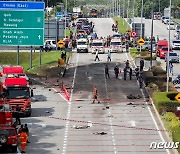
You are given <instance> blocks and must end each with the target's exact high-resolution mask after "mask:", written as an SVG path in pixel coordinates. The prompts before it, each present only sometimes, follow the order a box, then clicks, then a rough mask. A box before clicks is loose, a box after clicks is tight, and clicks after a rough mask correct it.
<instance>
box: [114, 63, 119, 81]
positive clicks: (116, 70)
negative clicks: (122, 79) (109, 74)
mask: <svg viewBox="0 0 180 154" xmlns="http://www.w3.org/2000/svg"><path fill="white" fill-rule="evenodd" d="M114 73H115V77H116V79H118V74H119V67H118V66H117V65H116V66H115V67H114Z"/></svg>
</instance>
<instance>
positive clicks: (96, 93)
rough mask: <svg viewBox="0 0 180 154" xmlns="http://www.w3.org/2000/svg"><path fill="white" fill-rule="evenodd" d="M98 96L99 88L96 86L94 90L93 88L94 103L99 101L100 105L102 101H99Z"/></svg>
mask: <svg viewBox="0 0 180 154" xmlns="http://www.w3.org/2000/svg"><path fill="white" fill-rule="evenodd" d="M97 95H98V92H97V88H96V86H94V88H93V99H94V100H93V102H92V103H95V100H97V101H98V103H100V101H99V100H98V98H97Z"/></svg>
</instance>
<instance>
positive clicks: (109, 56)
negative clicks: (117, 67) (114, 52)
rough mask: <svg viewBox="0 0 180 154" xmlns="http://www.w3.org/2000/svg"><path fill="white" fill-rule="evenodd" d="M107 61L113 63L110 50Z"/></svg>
mask: <svg viewBox="0 0 180 154" xmlns="http://www.w3.org/2000/svg"><path fill="white" fill-rule="evenodd" d="M107 57H108V58H107V61H111V52H110V50H108V53H107Z"/></svg>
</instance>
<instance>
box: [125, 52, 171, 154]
mask: <svg viewBox="0 0 180 154" xmlns="http://www.w3.org/2000/svg"><path fill="white" fill-rule="evenodd" d="M125 55H126V57H127V59H129V57H128V55H127V53H125ZM130 59H131V61H132V62H133V64H134V66H135V67H136V64H135V62H134V60H133V59H132V57H131V56H130ZM137 83H138V81H137ZM141 93H142V95H143V97H144V100H145V95H144V93H143V91H142V89H141ZM145 102H146V105H147V108H148V111H149V113H150V115H151V118H152V120H153V122H154V124H155V127H156V129H157V130H160V129H159V127H158V125H157V122H156V120H155V118H154V116H153V114H152V111H151V109H150V107H149V105H148V103H147V101H145ZM152 104H153V103H152ZM153 107H154V106H153ZM154 110H155V108H154ZM158 134H159V136H160V138H161V140H162V142H165V140H164V138H163V136H162V133H161V131H158ZM166 152H167V153H168V154H170V151H169V149H166Z"/></svg>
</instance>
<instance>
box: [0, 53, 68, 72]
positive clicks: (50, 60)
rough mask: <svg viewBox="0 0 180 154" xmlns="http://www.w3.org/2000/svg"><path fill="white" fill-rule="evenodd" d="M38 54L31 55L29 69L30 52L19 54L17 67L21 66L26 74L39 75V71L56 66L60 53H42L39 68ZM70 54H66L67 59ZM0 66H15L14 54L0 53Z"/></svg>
mask: <svg viewBox="0 0 180 154" xmlns="http://www.w3.org/2000/svg"><path fill="white" fill-rule="evenodd" d="M39 55H40V54H39V52H33V53H32V66H33V68H32V69H30V52H20V54H19V65H21V66H22V67H23V68H24V70H25V71H26V72H27V73H31V74H36V73H38V74H41V73H43V72H42V71H41V69H43V68H49V67H53V66H57V62H58V58H59V57H60V55H61V51H55V52H54V51H51V52H42V55H41V66H40V61H39V60H40V56H39ZM69 56H70V53H69V52H67V59H68V57H69ZM0 65H16V52H1V53H0Z"/></svg>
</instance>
